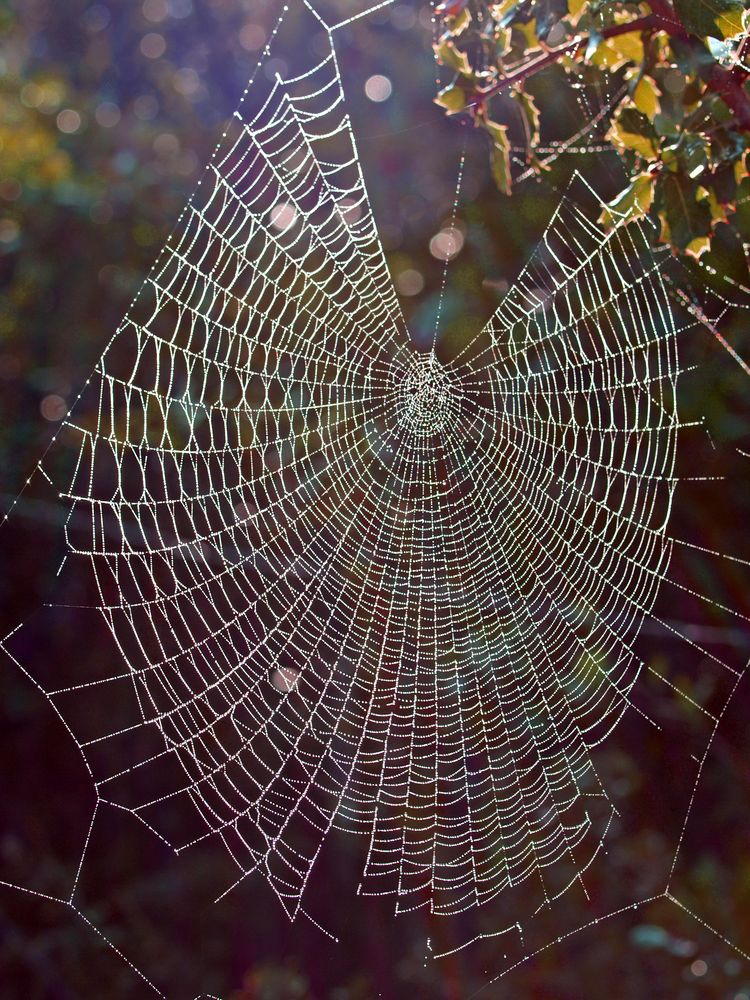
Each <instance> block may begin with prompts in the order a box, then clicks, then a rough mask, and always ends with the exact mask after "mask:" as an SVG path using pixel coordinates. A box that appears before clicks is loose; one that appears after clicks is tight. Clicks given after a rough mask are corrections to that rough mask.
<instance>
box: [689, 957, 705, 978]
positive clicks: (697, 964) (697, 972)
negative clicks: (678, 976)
mask: <svg viewBox="0 0 750 1000" xmlns="http://www.w3.org/2000/svg"><path fill="white" fill-rule="evenodd" d="M690 971H691V972H692V973H693V975H694V976H697V977H698V978H700V977H701V976H705V974H706V973H707V972H708V966H707V965H706V963H705V962H704V961H703V959H702V958H696V960H695V961H694V962H693V964H692V965H691V966H690Z"/></svg>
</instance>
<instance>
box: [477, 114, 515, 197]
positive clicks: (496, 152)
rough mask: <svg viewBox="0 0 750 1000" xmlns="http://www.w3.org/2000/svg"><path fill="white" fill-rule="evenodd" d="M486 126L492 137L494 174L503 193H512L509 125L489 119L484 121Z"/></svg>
mask: <svg viewBox="0 0 750 1000" xmlns="http://www.w3.org/2000/svg"><path fill="white" fill-rule="evenodd" d="M484 127H485V129H486V130H487V132H489V134H490V138H491V139H492V152H491V153H490V167H491V169H492V176H493V178H494V180H495V183H496V184H497V186H498V188H499V189H500V190H501V191H502V193H503V194H510V192H511V188H512V186H513V178H512V176H511V172H510V139H509V138H508V126H507V125H499V124H498V123H497V122H493V121H490V120H489V119H488V120H486V121H485V122H484Z"/></svg>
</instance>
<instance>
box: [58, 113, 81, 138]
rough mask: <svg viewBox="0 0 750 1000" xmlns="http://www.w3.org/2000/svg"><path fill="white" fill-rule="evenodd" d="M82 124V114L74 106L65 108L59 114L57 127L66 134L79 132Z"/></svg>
mask: <svg viewBox="0 0 750 1000" xmlns="http://www.w3.org/2000/svg"><path fill="white" fill-rule="evenodd" d="M81 124H82V122H81V116H80V115H79V114H78V112H77V111H74V110H73V108H63V109H62V111H61V112H60V113H59V114H58V116H57V127H58V128H59V129H60V131H61V132H64V133H65V134H66V135H71V134H72V133H73V132H77V131H78V129H79V128H80V127H81Z"/></svg>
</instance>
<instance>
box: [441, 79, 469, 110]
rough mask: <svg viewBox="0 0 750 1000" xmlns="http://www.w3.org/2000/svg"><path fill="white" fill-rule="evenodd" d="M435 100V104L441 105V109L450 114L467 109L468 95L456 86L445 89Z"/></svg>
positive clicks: (452, 85)
mask: <svg viewBox="0 0 750 1000" xmlns="http://www.w3.org/2000/svg"><path fill="white" fill-rule="evenodd" d="M434 100H435V104H439V105H440V107H441V108H445V109H446V111H450V112H456V111H463V109H464V108H465V107H466V94H465V93H464V92H463V90H462V89H461V87H457V86H455V85H454V84H451V85H450V86H449V87H444V88H443V89H442V90H441V91H440V92H439V93H438V95H437V97H435V98H434Z"/></svg>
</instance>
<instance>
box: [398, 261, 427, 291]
mask: <svg viewBox="0 0 750 1000" xmlns="http://www.w3.org/2000/svg"><path fill="white" fill-rule="evenodd" d="M396 288H397V289H398V290H399V292H400V293H401V294H402V295H419V293H420V292H421V291H422V289H423V288H424V278H423V277H422V273H421V272H420V271H417V270H416V268H413V267H407V269H406V270H405V271H402V272H401V273H400V274H398V275H396Z"/></svg>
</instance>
